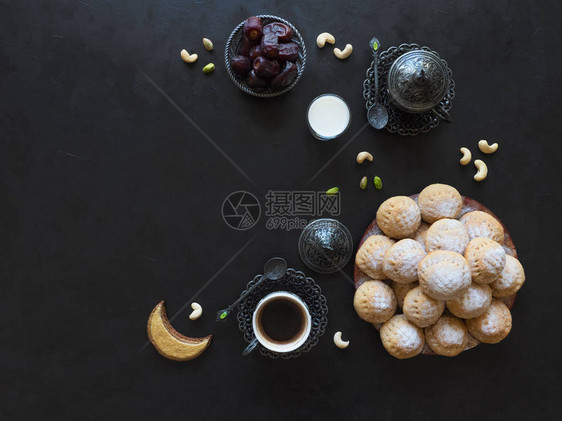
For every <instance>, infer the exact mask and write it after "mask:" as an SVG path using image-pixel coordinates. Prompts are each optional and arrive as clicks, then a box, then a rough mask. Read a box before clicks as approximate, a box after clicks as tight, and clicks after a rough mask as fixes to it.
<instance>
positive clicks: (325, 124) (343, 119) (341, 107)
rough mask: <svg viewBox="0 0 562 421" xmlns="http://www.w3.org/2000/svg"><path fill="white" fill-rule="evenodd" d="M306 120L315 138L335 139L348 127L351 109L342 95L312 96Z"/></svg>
mask: <svg viewBox="0 0 562 421" xmlns="http://www.w3.org/2000/svg"><path fill="white" fill-rule="evenodd" d="M306 121H307V122H308V129H309V130H310V133H312V136H314V137H315V138H316V139H320V140H330V139H335V138H336V137H338V136H340V135H341V134H343V133H344V132H345V131H346V130H347V128H348V127H349V123H350V122H351V111H350V110H349V106H348V105H347V103H346V102H345V101H344V100H343V98H342V97H340V96H338V95H336V94H323V95H320V96H317V97H316V98H314V99H313V100H312V102H311V103H310V105H309V106H308V110H307V112H306Z"/></svg>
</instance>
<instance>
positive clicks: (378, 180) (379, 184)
mask: <svg viewBox="0 0 562 421" xmlns="http://www.w3.org/2000/svg"><path fill="white" fill-rule="evenodd" d="M374 182H375V188H376V189H377V190H380V189H382V180H381V178H380V177H379V176H378V175H377V176H376V177H375V179H374Z"/></svg>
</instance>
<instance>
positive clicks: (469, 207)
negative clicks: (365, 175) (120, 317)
mask: <svg viewBox="0 0 562 421" xmlns="http://www.w3.org/2000/svg"><path fill="white" fill-rule="evenodd" d="M418 196H419V194H413V195H411V196H410V197H411V198H412V199H414V201H415V202H416V203H417V202H418ZM462 201H463V207H462V210H461V214H460V216H459V218H460V217H461V216H463V215H464V214H465V213H468V212H472V211H482V212H486V213H488V214H490V215H492V216H493V217H494V218H495V219H497V220H498V222H499V223H500V224H501V225H502V227H503V231H504V233H505V236H504V241H503V248H504V250H505V252H506V253H507V254H509V255H510V256H513V257H515V258H516V259H517V250H516V249H515V244H513V240H512V239H511V235H509V231H508V230H507V228H506V226H505V225H504V224H503V222H502V221H501V220H500V219H499V218H498V217H497V216H496V215H494V213H493V212H492V211H491V210H490V209H488V208H487V207H486V206H484V205H483V204H481V203H479V202H477V201H476V200H474V199H471V198H470V197H466V196H462ZM371 235H384V233H383V232H382V231H381V230H380V228H379V226H378V225H377V220H376V218H375V219H373V221H372V222H371V224H370V225H369V226H368V227H367V230H366V231H365V233H364V234H363V237H361V241H360V242H359V245H358V246H357V250H359V248H360V247H361V246H362V245H363V243H364V242H365V240H366V239H367V238H369V237H370V236H371ZM353 279H354V281H355V288H358V287H359V285H361V284H362V283H363V282H365V281H368V280H369V279H370V278H369V276H368V275H366V274H365V273H363V272H362V271H361V269H359V267H358V266H357V265H355V266H354V268H353ZM516 295H517V294H513V295H510V296H509V297H504V298H499V299H500V300H502V301H503V302H504V303H505V304H506V305H507V307H508V308H509V309H510V310H511V308H512V307H513V303H514V302H515V296H516ZM400 313H401V310H400V309H397V311H396V314H400ZM373 326H375V328H376V329H377V330H379V329H380V327H381V326H382V323H381V324H373ZM468 342H469V343H468V345H467V347H466V349H465V351H466V350H467V349H471V348H474V347H475V346H477V345H478V344H479V343H480V342H478V341H477V340H476V339H474V338H472V336H471V337H470V340H469V341H468ZM421 353H422V354H423V355H436V354H435V353H434V352H433V351H432V350H431V349H430V348H429V347H428V346H427V344H426V345H425V347H424V349H423V351H422V352H421Z"/></svg>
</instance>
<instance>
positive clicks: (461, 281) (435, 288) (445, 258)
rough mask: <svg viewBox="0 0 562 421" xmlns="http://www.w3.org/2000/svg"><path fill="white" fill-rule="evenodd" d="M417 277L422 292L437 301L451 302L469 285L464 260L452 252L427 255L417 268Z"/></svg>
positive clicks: (466, 264) (468, 272)
mask: <svg viewBox="0 0 562 421" xmlns="http://www.w3.org/2000/svg"><path fill="white" fill-rule="evenodd" d="M418 277H419V282H420V286H421V287H422V288H423V291H424V292H425V293H426V294H427V295H429V296H430V297H433V298H435V299H437V300H451V299H453V298H455V297H457V296H459V295H460V294H461V293H462V292H463V291H464V290H465V289H466V288H468V286H469V285H470V283H471V280H470V268H469V267H468V263H467V261H466V259H465V258H464V257H463V256H462V255H461V254H459V253H455V252H454V251H445V250H438V251H432V252H430V253H428V254H427V255H426V256H425V257H424V258H423V259H422V260H421V262H420V264H419V266H418Z"/></svg>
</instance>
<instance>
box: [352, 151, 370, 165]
mask: <svg viewBox="0 0 562 421" xmlns="http://www.w3.org/2000/svg"><path fill="white" fill-rule="evenodd" d="M365 160H367V161H371V162H373V155H371V154H370V153H369V152H367V151H363V152H359V153H358V154H357V158H356V161H357V163H358V164H362V163H363V162H365Z"/></svg>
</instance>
